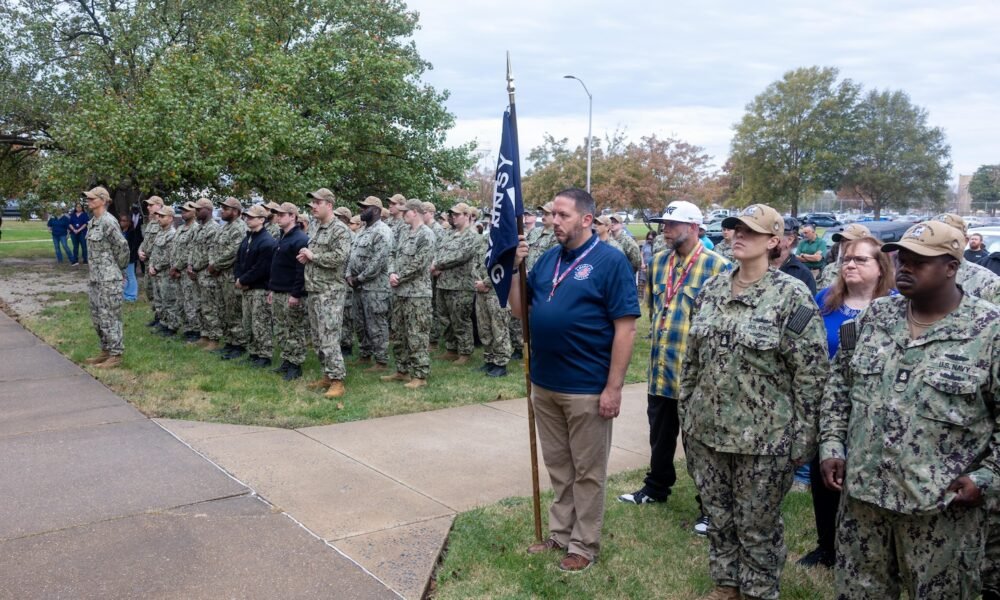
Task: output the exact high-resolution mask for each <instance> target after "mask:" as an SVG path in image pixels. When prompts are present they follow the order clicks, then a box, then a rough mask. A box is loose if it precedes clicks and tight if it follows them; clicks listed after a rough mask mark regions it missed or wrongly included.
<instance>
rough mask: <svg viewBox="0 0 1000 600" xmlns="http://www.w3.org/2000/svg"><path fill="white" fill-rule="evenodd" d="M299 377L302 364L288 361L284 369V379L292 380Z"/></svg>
mask: <svg viewBox="0 0 1000 600" xmlns="http://www.w3.org/2000/svg"><path fill="white" fill-rule="evenodd" d="M299 377H302V366H301V365H296V364H293V363H288V368H287V369H285V381H292V380H293V379H298V378H299Z"/></svg>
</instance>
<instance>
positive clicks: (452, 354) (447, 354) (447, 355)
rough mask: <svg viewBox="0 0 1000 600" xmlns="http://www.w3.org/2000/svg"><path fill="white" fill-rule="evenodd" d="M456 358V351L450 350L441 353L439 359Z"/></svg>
mask: <svg viewBox="0 0 1000 600" xmlns="http://www.w3.org/2000/svg"><path fill="white" fill-rule="evenodd" d="M456 358H458V352H452V351H451V350H449V351H447V352H445V353H444V354H442V355H441V360H455V359H456Z"/></svg>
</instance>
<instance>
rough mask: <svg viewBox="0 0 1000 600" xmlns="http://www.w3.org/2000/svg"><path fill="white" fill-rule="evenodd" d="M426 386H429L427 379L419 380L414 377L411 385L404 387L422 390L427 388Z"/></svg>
mask: <svg viewBox="0 0 1000 600" xmlns="http://www.w3.org/2000/svg"><path fill="white" fill-rule="evenodd" d="M426 386H427V380H426V379H418V378H416V377H414V378H413V379H411V380H410V382H409V383H407V384H405V385H403V387H405V388H407V389H411V390H415V389H417V388H422V387H426Z"/></svg>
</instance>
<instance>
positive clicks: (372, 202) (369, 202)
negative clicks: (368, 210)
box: [358, 196, 383, 208]
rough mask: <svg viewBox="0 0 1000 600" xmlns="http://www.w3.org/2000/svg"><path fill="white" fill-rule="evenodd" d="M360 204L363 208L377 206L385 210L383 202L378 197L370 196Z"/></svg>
mask: <svg viewBox="0 0 1000 600" xmlns="http://www.w3.org/2000/svg"><path fill="white" fill-rule="evenodd" d="M358 204H360V205H361V206H377V207H379V208H383V207H382V200H380V199H379V198H378V197H377V196H368V197H367V198H365V199H364V200H362V201H360V202H358Z"/></svg>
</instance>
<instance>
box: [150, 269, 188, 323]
mask: <svg viewBox="0 0 1000 600" xmlns="http://www.w3.org/2000/svg"><path fill="white" fill-rule="evenodd" d="M152 279H153V285H154V286H156V296H157V298H159V309H158V311H157V313H156V318H157V319H159V320H160V323H162V324H163V325H164V326H166V327H169V328H170V329H180V327H181V325H182V324H183V321H182V317H181V299H180V298H179V295H180V294H179V292H180V290H179V289H178V288H179V284H178V283H177V280H176V279H174V278H173V277H171V276H170V275H169V274H168V273H159V274H157V275H154V276H153V278H152Z"/></svg>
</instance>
